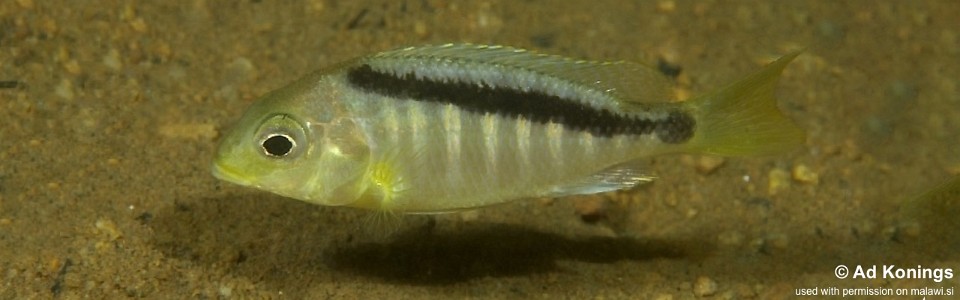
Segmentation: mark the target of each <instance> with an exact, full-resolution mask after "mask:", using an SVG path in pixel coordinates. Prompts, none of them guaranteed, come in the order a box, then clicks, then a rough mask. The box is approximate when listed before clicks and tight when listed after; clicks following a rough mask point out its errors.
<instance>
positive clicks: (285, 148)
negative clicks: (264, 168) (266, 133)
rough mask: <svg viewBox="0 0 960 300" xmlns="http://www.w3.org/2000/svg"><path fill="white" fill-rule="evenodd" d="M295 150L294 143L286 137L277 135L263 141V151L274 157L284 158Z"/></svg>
mask: <svg viewBox="0 0 960 300" xmlns="http://www.w3.org/2000/svg"><path fill="white" fill-rule="evenodd" d="M290 149H293V142H291V141H290V137H288V136H285V135H275V136H271V137H268V138H267V139H266V140H264V141H263V150H264V151H267V154H270V155H273V156H284V155H287V154H288V153H290Z"/></svg>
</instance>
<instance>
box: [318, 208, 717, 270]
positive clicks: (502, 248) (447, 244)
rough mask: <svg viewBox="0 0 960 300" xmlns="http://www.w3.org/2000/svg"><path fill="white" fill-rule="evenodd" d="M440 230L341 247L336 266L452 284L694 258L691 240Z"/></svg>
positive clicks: (505, 227) (501, 227) (483, 228)
mask: <svg viewBox="0 0 960 300" xmlns="http://www.w3.org/2000/svg"><path fill="white" fill-rule="evenodd" d="M458 227H459V228H456V229H450V230H446V231H445V232H436V231H435V230H423V229H412V230H408V231H406V232H403V233H400V234H399V235H397V236H396V237H395V238H393V240H392V241H390V242H385V243H382V242H381V243H374V242H369V243H362V244H358V245H352V246H347V247H342V248H340V249H337V250H336V251H334V252H333V253H331V254H329V256H328V260H329V261H330V263H331V265H332V267H333V268H334V269H335V270H340V271H344V272H350V273H353V274H358V275H362V276H372V277H378V278H381V279H383V280H386V281H390V282H397V283H405V284H422V285H432V284H450V283H456V282H462V281H468V280H471V279H476V278H482V277H505V276H525V275H534V274H540V273H546V272H555V271H560V272H563V271H564V268H563V267H562V266H561V264H558V262H560V261H579V262H589V263H614V262H617V261H623V260H633V261H644V260H655V259H662V258H666V259H680V258H690V256H691V255H693V256H699V255H700V254H699V253H690V249H691V247H690V245H684V244H685V243H683V242H671V241H664V240H655V239H633V238H625V237H582V238H576V237H568V236H563V235H559V234H555V233H546V232H540V231H536V230H533V229H529V228H525V227H522V226H519V225H509V224H493V223H482V222H478V223H472V224H468V225H461V226H458Z"/></svg>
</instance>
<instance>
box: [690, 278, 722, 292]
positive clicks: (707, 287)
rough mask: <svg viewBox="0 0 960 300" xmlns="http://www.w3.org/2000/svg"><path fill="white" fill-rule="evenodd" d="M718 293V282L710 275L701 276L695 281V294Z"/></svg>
mask: <svg viewBox="0 0 960 300" xmlns="http://www.w3.org/2000/svg"><path fill="white" fill-rule="evenodd" d="M716 293H717V282H716V281H714V280H713V279H710V277H706V276H700V277H697V280H696V281H694V282H693V294H694V295H696V296H697V297H707V296H712V295H713V294H716Z"/></svg>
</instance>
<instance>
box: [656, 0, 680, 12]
mask: <svg viewBox="0 0 960 300" xmlns="http://www.w3.org/2000/svg"><path fill="white" fill-rule="evenodd" d="M657 10H658V11H660V12H662V13H672V12H674V11H675V10H677V3H676V2H673V1H672V0H664V1H660V2H658V3H657Z"/></svg>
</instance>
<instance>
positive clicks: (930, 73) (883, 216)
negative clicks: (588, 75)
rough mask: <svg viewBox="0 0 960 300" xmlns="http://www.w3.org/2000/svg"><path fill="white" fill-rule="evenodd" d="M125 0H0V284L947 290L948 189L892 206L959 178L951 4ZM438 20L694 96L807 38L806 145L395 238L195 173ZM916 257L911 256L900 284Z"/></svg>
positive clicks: (133, 291) (240, 294)
mask: <svg viewBox="0 0 960 300" xmlns="http://www.w3.org/2000/svg"><path fill="white" fill-rule="evenodd" d="M143 2H144V3H140V1H137V2H136V5H134V4H132V3H135V2H132V1H35V0H16V1H2V2H0V120H2V121H3V126H0V280H2V284H0V298H2V299H28V298H29V299H32V298H51V297H55V298H62V299H73V298H93V299H104V298H110V299H113V298H122V297H125V296H130V297H147V298H162V299H183V298H203V299H209V298H254V297H265V298H293V299H298V298H309V299H316V298H364V299H370V298H550V299H554V298H596V299H613V298H634V299H688V298H699V297H714V298H723V299H727V298H729V299H748V298H757V299H777V298H794V297H800V298H806V297H802V296H798V294H800V293H810V292H811V291H816V292H817V293H818V294H821V295H822V293H824V292H832V291H836V292H838V293H843V292H861V293H864V292H865V293H874V294H876V293H880V294H883V293H892V295H893V296H886V297H880V296H874V297H869V296H865V297H862V298H871V299H873V298H876V299H881V298H897V297H896V296H895V295H897V293H907V294H910V293H913V294H914V295H916V294H917V293H919V292H921V291H922V292H925V293H931V292H937V291H939V292H941V293H956V291H955V290H954V289H955V288H957V287H960V279H958V278H960V274H958V273H960V251H958V249H960V236H958V233H957V232H960V226H958V225H957V221H956V220H957V217H958V216H956V215H955V214H953V213H955V212H956V210H953V211H950V210H936V209H928V210H926V211H924V212H923V213H922V214H921V215H922V217H921V218H916V217H915V216H914V215H902V214H900V213H899V211H900V204H901V203H902V202H904V201H911V199H914V198H915V197H916V195H919V194H921V193H923V192H924V191H926V190H929V189H931V188H933V187H934V186H936V185H937V183H938V182H942V181H944V180H946V179H947V178H950V177H952V176H955V175H956V174H957V173H958V172H960V150H958V148H957V140H958V138H960V134H958V132H960V96H958V95H960V91H958V78H960V71H958V70H960V68H957V67H958V66H960V41H958V38H960V31H958V29H957V28H958V27H957V26H956V24H957V21H956V20H957V19H956V18H957V16H960V5H957V4H956V2H954V1H853V2H844V3H834V1H820V2H818V1H788V3H780V1H759V2H756V3H753V2H727V1H670V0H664V1H642V2H640V3H628V4H627V3H622V2H627V1H605V0H597V1H558V2H551V3H550V4H545V3H546V2H541V1H433V0H430V1H383V2H382V3H374V1H321V0H313V1H297V3H293V4H288V1H214V0H209V1H143ZM290 2H293V1H290ZM630 2H633V1H630ZM277 3H283V4H277ZM131 5H132V6H131ZM455 41H466V42H474V43H489V44H505V45H512V46H518V47H523V48H531V49H538V50H541V51H543V52H548V53H555V54H561V55H565V56H570V57H577V58H586V59H597V60H621V59H623V60H633V61H640V62H644V63H649V64H653V65H656V64H657V63H658V62H663V63H665V64H667V65H671V66H675V67H679V68H680V72H679V75H678V76H677V77H676V80H677V84H678V87H679V89H680V91H681V92H682V93H683V94H685V95H698V94H701V93H705V92H708V91H709V90H711V89H713V88H716V87H719V86H722V85H724V84H726V83H729V82H731V81H733V80H735V79H736V78H739V77H741V76H744V75H746V74H748V73H750V72H752V71H754V70H756V69H758V68H759V67H760V66H762V65H763V64H764V63H765V62H768V61H770V60H771V59H774V58H776V57H778V56H779V55H782V54H785V53H787V52H788V51H790V50H793V49H798V48H806V51H805V52H804V53H803V55H801V56H800V57H799V58H798V59H797V60H796V61H795V62H794V63H793V64H791V65H790V66H789V67H788V68H787V70H786V72H785V73H784V76H783V78H782V81H781V83H780V84H779V86H778V97H779V98H780V106H781V108H782V109H783V110H784V111H785V112H786V113H787V114H788V115H789V116H790V117H791V118H792V119H794V120H796V121H797V123H798V124H800V126H801V127H803V128H804V129H805V130H806V131H807V133H808V137H807V141H806V144H805V145H804V147H802V148H800V149H797V150H796V151H793V152H790V153H785V154H783V155H777V156H770V157H748V158H728V159H724V160H719V159H717V158H712V157H701V156H697V155H674V156H665V157H655V158H650V159H649V162H650V171H651V172H652V173H654V174H656V175H658V176H659V177H660V179H659V180H657V181H656V182H654V183H652V184H649V185H646V186H643V187H641V188H639V189H638V190H636V191H634V192H631V193H617V194H610V195H602V196H596V197H578V198H566V199H535V200H527V201H516V202H512V203H509V204H505V205H500V206H495V207H490V208H486V209H482V210H476V211H470V212H465V213H459V214H451V215H444V216H439V217H436V218H428V217H410V218H405V219H404V220H403V224H401V225H398V226H399V227H397V228H396V229H397V232H396V233H394V234H391V235H386V236H385V235H383V234H380V233H377V232H376V230H370V228H371V227H370V226H367V225H365V222H366V220H368V219H369V217H370V213H368V212H364V211H358V210H354V209H345V208H336V207H321V206H315V205H310V204H307V203H302V202H299V201H295V200H289V199H285V198H282V197H279V196H274V195H271V194H268V193H264V192H259V191H256V190H252V189H246V188H241V187H237V186H234V185H231V184H227V183H223V182H219V181H218V180H216V179H214V178H213V177H212V176H211V175H210V173H209V167H208V166H209V163H210V159H211V157H212V155H213V151H214V149H215V147H216V142H217V139H218V137H219V136H220V135H221V134H222V133H223V132H224V131H225V130H227V129H228V128H229V127H230V125H231V122H234V121H235V120H236V119H237V118H238V117H239V115H240V113H241V112H242V111H243V110H244V109H245V108H246V107H247V106H248V105H249V104H250V103H251V102H252V101H253V100H254V99H256V97H257V96H259V95H261V94H263V93H265V92H268V91H270V90H272V89H275V88H278V87H280V86H282V85H284V84H285V83H287V82H290V81H292V80H295V79H296V78H298V77H300V76H302V75H303V74H306V73H307V72H310V71H312V70H315V69H318V68H321V67H323V66H328V65H332V64H335V63H337V62H339V61H342V60H345V59H349V58H351V57H353V56H356V55H360V54H365V53H371V52H376V51H380V50H385V49H390V48H394V47H398V46H405V45H417V44H424V43H443V42H455ZM946 201H953V202H951V203H953V204H956V202H957V201H960V200H956V199H954V200H946ZM947 204H950V203H947ZM921 207H939V206H921ZM947 212H953V213H947ZM841 265H843V266H845V267H846V268H847V270H848V271H849V273H848V274H847V276H848V277H847V278H843V279H841V278H838V276H837V275H836V274H835V271H836V270H838V269H842V268H840V267H839V266H841ZM874 266H876V269H875V270H876V273H873V275H871V273H870V272H869V271H870V270H871V268H872V267H874ZM891 266H893V267H891ZM884 268H895V269H901V270H902V272H899V271H892V273H890V274H893V275H894V276H893V277H891V276H888V275H887V273H886V272H884ZM916 269H920V271H924V272H926V273H923V272H921V273H922V274H927V275H922V276H919V277H925V278H901V277H910V275H909V273H908V272H907V271H909V270H916ZM926 270H929V271H928V272H927V271H926ZM948 270H949V271H950V273H951V274H952V276H950V278H942V280H938V279H937V278H934V277H936V276H935V275H933V274H935V273H937V271H939V273H938V274H941V275H944V277H945V274H944V273H945V271H948ZM858 271H859V272H858ZM914 273H916V272H915V271H914ZM897 274H907V275H903V276H899V275H897ZM913 277H918V276H913ZM832 287H836V288H837V290H832V289H829V288H832ZM810 288H816V290H808V289H810ZM821 288H822V289H821ZM923 288H930V289H929V290H927V289H923ZM941 288H943V289H941ZM847 289H861V290H847ZM901 289H902V290H901ZM911 289H914V290H911ZM818 297H819V296H818ZM920 298H921V297H920V296H915V297H910V299H920ZM946 298H950V297H945V296H940V297H937V296H928V297H927V299H946Z"/></svg>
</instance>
